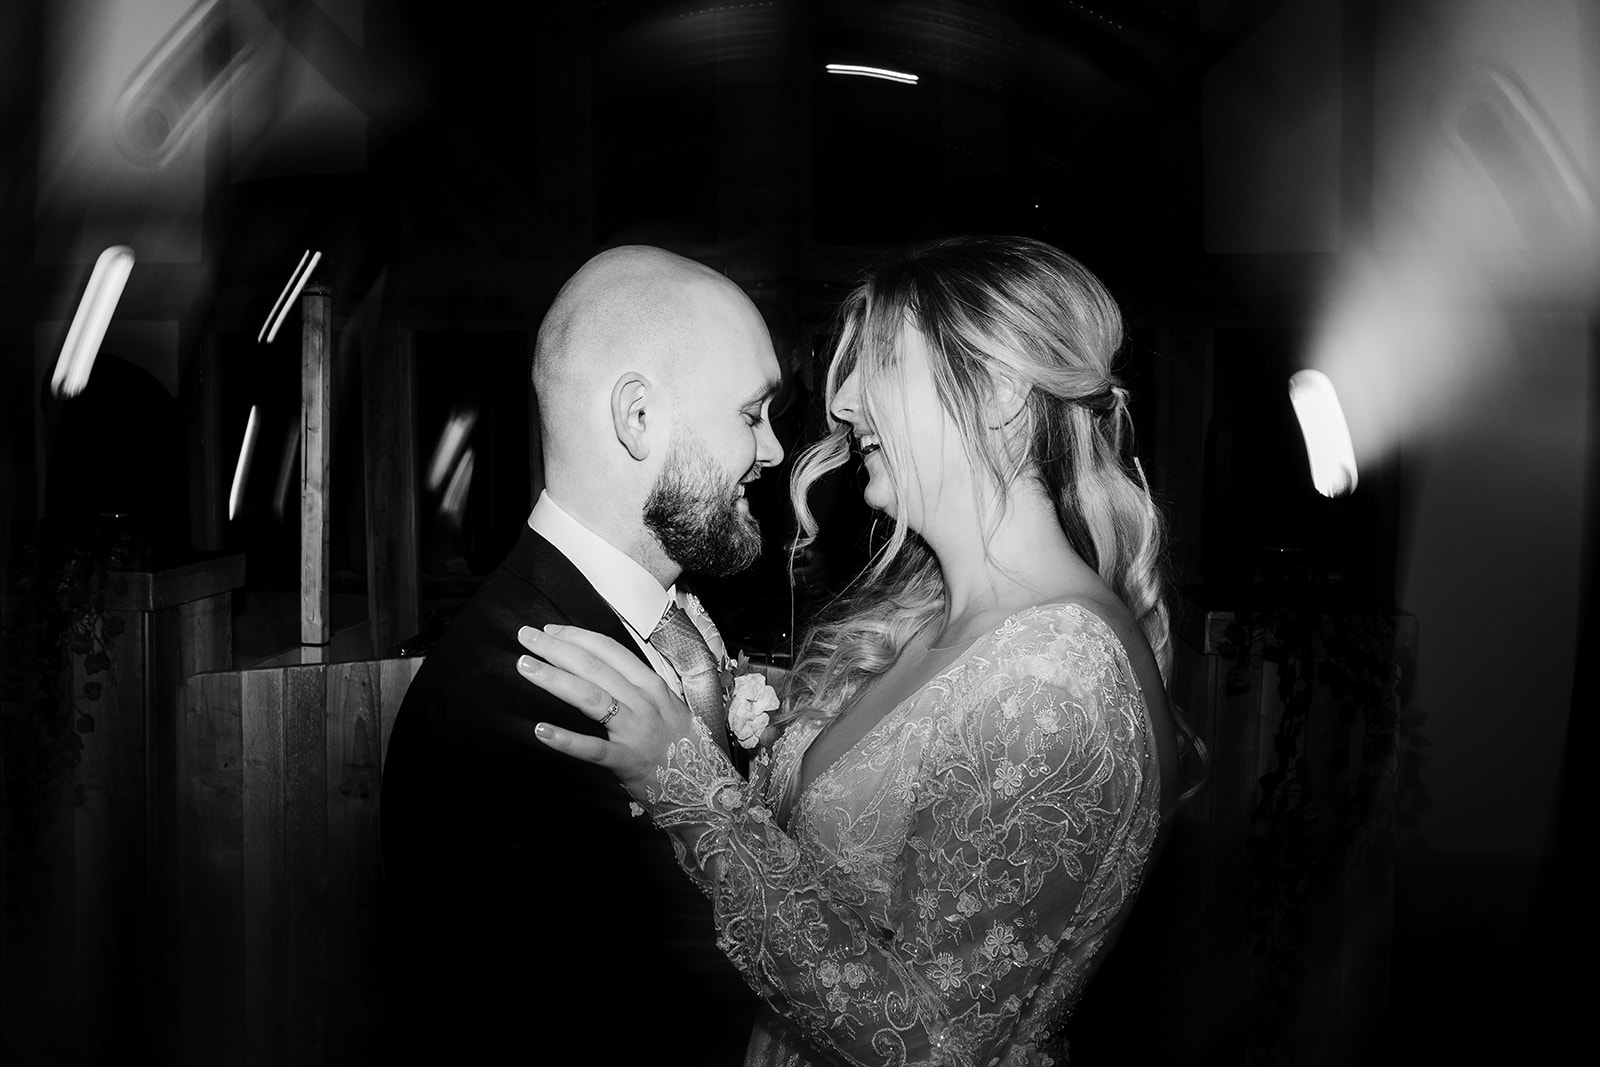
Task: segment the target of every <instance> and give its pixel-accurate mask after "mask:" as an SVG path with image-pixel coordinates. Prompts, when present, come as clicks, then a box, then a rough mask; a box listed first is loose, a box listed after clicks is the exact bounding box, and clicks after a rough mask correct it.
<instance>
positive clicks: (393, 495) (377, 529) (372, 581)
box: [361, 325, 422, 658]
mask: <svg viewBox="0 0 1600 1067" xmlns="http://www.w3.org/2000/svg"><path fill="white" fill-rule="evenodd" d="M416 389H417V373H416V360H415V358H414V356H413V353H412V347H411V331H410V330H408V329H406V328H405V327H403V326H398V325H386V326H385V327H383V329H382V330H381V332H379V333H378V335H377V337H376V338H375V340H374V341H373V342H372V343H369V344H365V345H363V346H362V350H361V399H362V453H363V462H364V464H365V471H366V479H365V481H366V487H367V615H368V619H369V620H370V624H371V627H372V655H374V656H376V657H379V658H383V657H386V656H392V655H394V654H395V652H396V651H397V650H398V648H399V645H400V642H401V641H403V640H404V639H406V638H407V637H410V636H411V635H412V634H415V633H416V632H417V631H418V630H420V629H421V628H422V623H421V617H422V612H421V608H422V597H421V586H420V582H421V576H420V572H419V569H418V566H417V441H416V421H417V420H416Z"/></svg>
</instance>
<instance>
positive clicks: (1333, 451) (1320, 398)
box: [1289, 370, 1358, 497]
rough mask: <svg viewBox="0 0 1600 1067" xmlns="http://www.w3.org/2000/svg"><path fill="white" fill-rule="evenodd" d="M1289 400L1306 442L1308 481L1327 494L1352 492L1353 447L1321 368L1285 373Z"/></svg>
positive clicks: (1334, 393)
mask: <svg viewBox="0 0 1600 1067" xmlns="http://www.w3.org/2000/svg"><path fill="white" fill-rule="evenodd" d="M1289 402H1290V403H1291V404H1293V405H1294V415H1295V418H1296V419H1298V420H1299V421H1300V433H1301V435H1302V436H1303V437H1304V438H1305V441H1306V458H1307V459H1309V460H1310V461H1311V484H1312V485H1314V486H1316V489H1317V492H1319V493H1321V494H1322V495H1323V496H1327V497H1337V496H1348V495H1349V494H1350V493H1353V492H1354V491H1355V488H1356V483H1357V481H1358V478H1357V474H1356V456H1355V449H1354V448H1352V447H1351V444H1350V427H1349V426H1348V425H1347V424H1346V423H1345V420H1344V411H1343V410H1342V409H1341V408H1340V407H1339V393H1338V391H1337V390H1335V389H1334V387H1333V382H1331V381H1329V380H1328V376H1327V375H1326V374H1323V373H1322V372H1321V371H1315V370H1302V371H1296V372H1295V373H1294V374H1292V375H1290V376H1289Z"/></svg>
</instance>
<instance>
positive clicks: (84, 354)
mask: <svg viewBox="0 0 1600 1067" xmlns="http://www.w3.org/2000/svg"><path fill="white" fill-rule="evenodd" d="M132 270H133V249H131V248H129V247H128V246H127V245H112V246H111V247H110V248H108V249H106V250H105V251H104V252H101V253H100V256H99V258H97V259H96V260H95V261H94V269H93V270H92V271H90V272H89V284H88V285H87V286H85V287H84V291H83V299H81V300H79V301H78V310H77V312H76V313H75V314H74V315H73V316H72V325H71V326H70V327H68V328H67V340H66V343H65V344H63V345H62V346H61V356H60V358H59V359H57V360H56V369H55V374H54V375H52V377H51V379H50V391H51V392H52V393H53V394H55V396H56V398H57V399H58V400H70V399H71V398H72V397H75V396H77V395H78V394H79V393H81V392H83V387H84V386H85V385H88V384H89V372H90V371H92V370H94V360H95V357H96V356H98V355H99V354H100V342H101V341H103V340H105V336H106V327H107V326H109V325H111V316H112V314H113V313H114V312H115V311H116V310H117V301H119V300H121V299H122V289H123V286H125V285H127V283H128V274H129V273H130V272H131V271H132Z"/></svg>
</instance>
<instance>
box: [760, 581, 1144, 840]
mask: <svg viewBox="0 0 1600 1067" xmlns="http://www.w3.org/2000/svg"><path fill="white" fill-rule="evenodd" d="M1046 608H1068V609H1072V610H1074V611H1076V612H1079V613H1081V614H1083V615H1086V616H1088V617H1089V618H1090V619H1092V620H1093V621H1094V622H1097V623H1099V624H1100V625H1101V626H1103V627H1105V628H1106V629H1107V630H1108V631H1110V633H1111V636H1112V637H1113V638H1116V640H1117V644H1118V645H1119V646H1120V645H1121V644H1122V641H1121V638H1117V635H1116V631H1115V630H1114V629H1112V627H1111V624H1110V623H1109V622H1107V621H1106V620H1105V619H1103V618H1101V617H1100V616H1099V615H1098V614H1097V613H1095V612H1094V611H1092V610H1091V609H1090V608H1089V607H1088V606H1086V605H1085V604H1084V603H1083V602H1082V601H1081V600H1078V599H1076V598H1074V599H1070V600H1048V601H1045V602H1044V603H1042V604H1030V605H1028V606H1027V607H1025V608H1018V609H1017V610H1016V611H1013V612H1012V613H1011V614H1009V615H1007V616H1006V617H1005V618H1004V619H1001V620H1000V621H999V622H998V623H996V624H995V625H994V626H993V627H991V628H990V629H989V630H988V631H987V632H985V633H982V634H980V635H978V636H977V637H975V638H973V640H972V642H971V643H970V644H968V645H967V647H966V648H964V649H962V651H961V654H960V655H958V656H957V657H956V658H955V659H953V660H951V661H950V662H949V663H948V664H947V665H946V666H945V668H944V669H943V670H941V671H940V672H939V673H938V674H935V675H934V676H933V677H931V678H929V679H928V680H927V681H926V682H923V683H922V684H921V685H919V686H918V687H917V688H916V689H913V690H912V691H911V692H910V693H907V694H906V695H905V697H904V698H902V699H901V700H900V702H899V703H897V704H895V706H894V707H892V708H890V709H889V710H888V711H887V712H885V713H884V715H883V717H882V718H881V719H879V720H878V721H877V722H876V723H874V724H873V725H872V726H871V727H869V728H868V729H867V731H866V733H864V734H862V735H861V736H860V737H858V738H856V739H855V741H854V742H853V743H852V744H851V745H849V746H848V747H847V748H845V749H844V750H843V751H842V752H840V753H839V754H838V755H837V756H835V757H834V758H833V759H831V760H829V761H828V765H827V766H825V767H823V768H821V769H820V770H818V771H817V773H816V775H815V776H814V777H813V778H812V779H811V781H809V782H806V781H804V777H805V773H804V772H805V758H806V751H807V750H809V749H810V748H811V746H812V745H813V744H815V743H816V741H817V738H818V737H821V736H822V731H823V729H826V727H827V723H823V724H822V726H821V727H819V728H818V730H817V732H816V733H814V734H812V736H811V739H810V740H809V741H807V742H806V748H805V749H803V750H802V751H801V752H800V754H799V759H798V760H797V761H796V764H795V777H796V778H797V779H800V780H801V782H800V785H799V786H798V788H797V790H796V792H795V798H794V805H793V806H792V807H791V808H790V809H789V810H788V811H787V812H786V813H785V817H784V819H783V820H781V821H782V822H783V823H785V824H789V823H792V821H793V819H794V817H795V816H796V815H798V814H799V813H800V809H801V808H802V807H803V806H804V805H805V800H806V797H807V796H808V795H810V793H811V792H812V790H814V789H815V788H816V787H817V783H818V782H820V781H822V780H823V779H824V778H826V777H828V776H829V775H830V774H832V773H833V772H834V770H835V769H836V768H837V767H838V766H839V765H840V764H841V763H843V762H844V760H845V758H846V757H847V756H850V755H851V754H853V753H854V752H855V751H856V750H857V749H859V748H861V747H862V746H863V745H865V744H866V743H867V742H868V741H869V740H871V739H872V738H873V736H874V735H876V734H877V733H878V732H879V731H880V730H882V729H883V728H884V727H886V726H888V725H889V724H890V723H892V722H895V721H896V720H898V719H899V718H900V717H901V716H902V715H904V713H905V711H906V710H907V708H908V707H909V706H911V705H913V704H914V703H915V702H916V701H917V699H918V698H919V697H921V696H922V695H923V694H924V693H925V692H927V691H928V690H929V689H930V688H931V687H932V686H933V685H934V684H935V683H937V682H940V681H943V680H945V677H946V675H949V674H951V673H952V672H954V671H956V670H957V669H958V668H964V667H965V666H966V663H967V661H968V660H969V659H971V658H972V655H973V653H974V652H975V651H976V650H977V648H978V646H980V645H982V644H984V643H985V642H988V641H992V640H993V639H994V636H995V635H996V634H998V633H999V632H1000V631H1002V630H1004V629H1005V628H1006V627H1007V626H1009V625H1010V624H1011V622H1012V621H1013V620H1014V619H1017V618H1020V617H1022V616H1024V615H1027V614H1029V613H1030V612H1036V611H1043V610H1045V609H1046ZM1124 652H1126V650H1124ZM1141 696H1142V695H1141ZM830 721H831V720H830Z"/></svg>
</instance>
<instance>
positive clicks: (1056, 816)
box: [641, 604, 1159, 1067]
mask: <svg viewBox="0 0 1600 1067" xmlns="http://www.w3.org/2000/svg"><path fill="white" fill-rule="evenodd" d="M817 732H818V728H817V726H816V725H815V724H811V723H807V722H805V721H800V722H797V723H793V724H791V725H790V728H789V731H788V732H787V733H785V734H784V735H783V736H782V737H780V738H779V739H778V741H777V743H776V745H775V746H774V747H773V750H772V757H773V758H772V763H771V774H770V778H768V779H767V780H766V781H765V782H764V783H762V784H760V785H757V786H752V785H750V784H748V783H746V782H744V781H743V780H742V779H741V778H740V777H739V775H738V774H737V773H736V772H735V771H734V770H733V768H732V766H731V765H730V764H729V763H728V761H727V759H726V757H725V756H723V754H722V753H721V751H720V750H718V749H717V748H716V747H715V746H714V745H712V743H711V741H710V739H709V737H708V736H707V735H706V734H705V731H704V729H703V728H701V727H699V726H698V724H696V726H695V732H694V734H693V736H691V737H690V738H687V739H684V740H682V741H680V742H678V743H677V744H676V745H674V746H673V747H672V749H671V750H670V751H669V752H668V753H667V755H666V758H665V760H664V762H663V763H662V765H661V766H660V767H659V768H658V770H657V781H656V785H655V787H654V788H652V789H651V790H649V795H648V796H647V797H644V798H641V799H642V800H643V802H644V804H645V806H646V807H647V808H648V809H649V810H650V813H651V815H652V816H653V817H654V819H655V821H656V823H657V825H658V826H660V827H661V828H662V829H664V830H666V831H667V832H668V833H669V834H670V835H671V837H672V841H673V846H674V848H675V849H676V851H677V853H678V856H679V860H680V862H682V864H683V866H684V868H685V870H687V871H688V872H689V874H690V875H691V877H693V878H694V879H695V881H696V882H697V883H698V884H699V885H700V887H701V888H702V889H703V890H704V891H705V892H706V893H707V894H708V895H709V896H710V897H711V899H712V901H713V903H714V905H715V911H716V915H717V924H718V936H719V945H720V946H721V948H722V949H723V951H724V952H725V953H727V955H728V956H729V958H730V959H732V960H733V962H734V963H735V964H736V965H737V966H738V967H739V968H740V970H741V971H743V973H744V974H745V977H746V979H747V981H749V982H750V984H751V986H752V987H753V988H754V989H755V990H756V991H757V992H758V993H760V994H761V995H762V996H763V997H764V998H765V999H766V1000H767V1002H768V1004H769V1005H770V1007H771V1011H772V1013H771V1014H769V1015H767V1016H766V1017H765V1019H766V1021H765V1022H763V1023H762V1024H761V1025H760V1026H758V1028H757V1033H756V1035H755V1037H754V1039H753V1041H752V1045H751V1052H750V1059H749V1060H748V1061H747V1062H748V1063H765V1064H784V1065H789V1067H795V1065H801V1064H811V1063H818V1062H823V1061H824V1056H823V1055H822V1054H819V1053H818V1052H817V1051H816V1049H819V1048H820V1049H825V1050H827V1054H828V1055H829V1056H832V1057H834V1058H842V1059H843V1060H845V1061H847V1062H850V1063H857V1064H900V1063H930V1064H931V1063H948V1064H974V1065H976V1064H988V1063H992V1062H997V1063H1001V1064H1011V1065H1017V1064H1036V1063H1052V1062H1058V1059H1057V1058H1058V1057H1061V1056H1063V1055H1064V1050H1063V1049H1062V1047H1061V1043H1060V1040H1059V1037H1060V1034H1061V1033H1062V1031H1063V1029H1064V1021H1065V1019H1066V1017H1067V1016H1068V1014H1069V1013H1070V1011H1071V1007H1072V1005H1073V1004H1074V1003H1075V1002H1076V1000H1077V998H1078V996H1079V995H1080V993H1081V992H1082V989H1083V986H1084V984H1085V982H1086V981H1087V980H1088V977H1089V975H1090V974H1091V973H1092V972H1093V970H1094V967H1095V965H1096V963H1097V962H1098V954H1099V952H1100V949H1101V947H1102V946H1103V945H1104V943H1105V940H1106V938H1107V936H1108V933H1109V932H1110V931H1111V930H1112V928H1113V927H1114V925H1115V923H1116V921H1117V919H1118V918H1119V917H1120V916H1121V915H1122V913H1123V912H1124V911H1125V910H1126V909H1127V907H1128V906H1129V905H1131V903H1132V901H1133V899H1134V896H1135V895H1136V894H1137V892H1138V887H1139V885H1140V882H1141V880H1142V878H1143V876H1144V869H1145V865H1146V862H1147V861H1148V858H1149V855H1150V850H1151V847H1152V845H1153V843H1154V840H1155V836H1156V829H1157V819H1158V810H1159V806H1158V802H1159V796H1158V778H1159V776H1158V775H1157V774H1156V769H1155V765H1154V756H1153V754H1152V748H1151V745H1150V742H1149V737H1148V723H1147V721H1146V718H1145V710H1144V703H1143V699H1142V697H1141V695H1140V692H1139V689H1138V684H1137V682H1136V680H1135V678H1134V675H1133V672H1132V670H1131V668H1130V667H1129V665H1128V661H1127V657H1126V653H1125V652H1124V650H1123V649H1122V646H1121V644H1120V643H1119V642H1118V640H1117V638H1116V637H1115V635H1114V634H1113V633H1112V631H1111V630H1110V628H1109V627H1108V626H1107V625H1106V624H1105V623H1104V622H1103V621H1101V620H1100V619H1099V618H1097V617H1096V616H1094V615H1093V614H1092V613H1090V612H1089V611H1087V610H1086V609H1084V608H1082V607H1080V606H1077V605H1060V604H1057V605H1044V606H1041V607H1036V608H1030V609H1028V610H1026V611H1023V612H1019V613H1018V614H1016V615H1014V616H1012V617H1011V618H1010V619H1007V620H1006V622H1005V623H1004V624H1002V625H1001V626H1000V627H999V628H998V629H997V630H995V631H994V632H993V633H991V634H990V635H989V636H988V637H986V638H984V639H983V640H981V641H979V642H978V643H977V644H975V645H974V646H972V648H970V649H969V650H968V651H967V652H966V653H965V654H964V655H963V656H962V658H960V659H958V660H957V661H956V662H955V663H953V664H952V665H951V666H950V667H949V668H947V669H946V670H945V672H944V673H943V674H941V675H939V676H938V677H937V678H935V679H934V680H933V681H932V682H930V683H929V684H928V685H926V686H924V687H923V688H922V689H921V690H919V691H918V692H917V693H916V694H914V695H913V696H912V697H911V698H909V699H908V700H906V701H904V702H903V703H902V704H901V705H899V706H897V707H896V708H895V709H894V710H893V711H891V712H890V713H889V714H888V715H886V716H885V717H884V718H883V719H882V720H881V721H880V722H878V723H877V724H876V725H875V726H874V727H873V728H872V729H871V730H870V731H868V733H867V734H866V736H865V737H863V738H862V740H861V741H859V742H857V743H856V745H855V746H854V747H853V748H852V749H850V750H849V751H848V752H846V753H845V755H844V756H842V757H841V758H840V759H839V760H838V761H837V762H836V763H835V764H834V765H833V766H831V767H829V768H828V769H827V770H826V771H824V772H823V773H822V774H821V775H819V776H818V777H817V778H816V780H815V781H814V782H812V783H811V784H810V785H809V786H808V787H807V788H806V789H805V790H804V791H803V792H801V793H799V794H798V795H796V792H795V783H796V782H797V781H798V776H799V773H800V762H801V758H802V757H803V755H804V753H805V749H806V747H808V746H809V745H810V744H811V742H812V741H813V740H814V739H815V737H816V734H817ZM775 812H776V813H777V816H778V817H777V818H774V813H775Z"/></svg>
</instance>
